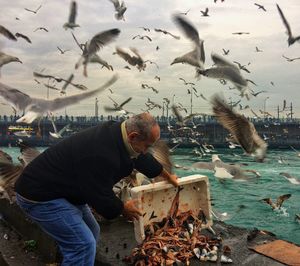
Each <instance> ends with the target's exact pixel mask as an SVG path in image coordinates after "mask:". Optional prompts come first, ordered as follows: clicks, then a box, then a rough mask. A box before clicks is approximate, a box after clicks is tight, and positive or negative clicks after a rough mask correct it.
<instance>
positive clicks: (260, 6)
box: [254, 3, 267, 12]
mask: <svg viewBox="0 0 300 266" xmlns="http://www.w3.org/2000/svg"><path fill="white" fill-rule="evenodd" d="M254 5H256V6H258V9H261V10H263V11H265V12H267V10H266V9H265V7H264V6H262V5H260V4H257V3H254Z"/></svg>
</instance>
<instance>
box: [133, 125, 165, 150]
mask: <svg viewBox="0 0 300 266" xmlns="http://www.w3.org/2000/svg"><path fill="white" fill-rule="evenodd" d="M133 133H135V132H133ZM133 133H131V134H129V138H128V140H129V143H130V144H131V146H132V148H133V149H134V151H135V152H137V153H146V152H147V151H148V149H149V148H150V147H152V146H153V145H154V144H155V142H156V141H158V140H159V138H160V128H159V125H155V126H154V127H153V128H152V130H151V134H150V137H149V138H148V139H145V140H140V135H139V134H138V133H136V134H133Z"/></svg>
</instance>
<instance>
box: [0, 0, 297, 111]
mask: <svg viewBox="0 0 300 266" xmlns="http://www.w3.org/2000/svg"><path fill="white" fill-rule="evenodd" d="M70 2H71V1H66V0H51V1H50V0H42V1H40V0H27V1H22V0H13V1H7V0H0V6H1V17H0V25H2V26H4V27H6V28H8V29H9V30H10V31H11V32H13V33H16V32H19V33H22V34H25V35H27V36H28V37H29V38H30V39H31V41H32V44H29V43H27V42H26V41H25V40H23V39H18V41H17V42H14V41H11V40H8V39H6V38H5V37H4V36H2V35H0V50H1V51H2V52H4V53H6V54H9V55H13V56H17V57H18V58H19V59H20V60H21V61H22V62H23V64H19V63H10V64H7V65H4V66H3V67H2V69H1V76H0V82H1V83H4V84H6V85H9V86H11V87H13V88H16V89H19V90H20V91H22V92H24V93H26V94H28V95H30V96H32V97H39V98H46V97H47V89H46V88H45V87H44V86H43V83H47V80H42V79H39V81H40V82H41V84H38V83H37V82H36V81H34V77H33V72H34V71H36V72H41V71H43V74H50V75H54V76H59V77H62V78H67V77H68V76H69V75H70V74H71V73H73V74H74V75H75V78H74V80H73V81H74V83H81V84H84V85H85V86H86V87H88V88H89V89H90V90H92V89H95V88H97V87H99V86H101V85H102V84H104V83H105V82H106V81H107V80H108V79H109V78H110V77H112V75H113V74H114V73H118V75H119V79H118V81H117V82H116V83H115V84H113V85H112V86H111V89H112V91H113V93H111V92H110V91H109V90H108V89H106V90H105V91H104V92H102V93H99V95H98V96H97V98H98V100H99V102H98V104H99V115H101V114H103V115H107V114H109V113H107V112H105V111H104V110H103V106H104V105H107V106H112V102H111V100H110V99H109V98H108V96H110V97H111V98H113V99H114V100H115V101H117V102H119V103H121V102H123V101H125V100H126V99H127V98H128V97H132V100H131V101H130V102H129V103H128V104H127V105H126V106H125V109H126V110H128V111H131V112H134V113H141V112H142V110H145V109H146V106H145V102H146V101H147V98H150V99H151V100H152V101H154V102H156V103H158V104H160V105H162V102H163V98H164V97H167V98H169V99H170V101H171V103H173V102H174V103H175V104H176V103H177V104H178V103H181V104H182V105H183V106H184V107H186V108H187V109H188V112H190V108H191V104H190V99H191V96H190V95H189V94H188V93H187V89H189V88H190V86H185V85H184V84H183V82H182V81H181V80H179V78H184V79H185V80H186V81H189V82H193V83H195V84H196V85H195V88H196V89H197V91H198V95H199V94H200V93H202V94H203V95H204V96H205V97H206V98H207V99H209V98H210V97H211V96H212V95H213V94H215V93H223V94H224V96H225V97H226V99H227V100H228V101H233V102H235V101H237V100H239V99H240V97H239V95H238V91H237V90H229V86H230V87H232V84H231V83H230V82H228V83H227V84H226V85H222V84H221V83H220V82H219V81H218V80H216V79H209V78H207V77H201V79H200V80H197V79H196V78H195V68H194V67H192V66H189V65H187V64H175V65H170V63H171V62H172V61H173V60H174V58H176V57H178V56H181V55H183V54H185V53H187V52H189V51H191V50H192V49H193V46H192V43H191V41H190V40H188V39H187V38H186V37H185V36H184V35H183V34H182V32H181V31H180V29H179V28H178V27H177V26H176V24H175V23H174V22H173V20H172V15H173V14H178V13H180V12H186V11H188V10H189V12H188V13H187V15H186V16H185V18H187V19H188V20H189V21H190V22H192V23H193V25H195V27H196V28H197V30H198V32H199V36H200V38H201V39H202V40H204V49H205V54H206V61H205V68H210V67H211V66H212V64H213V63H212V60H211V58H210V55H211V53H212V52H214V53H217V54H220V55H222V54H223V51H222V49H223V48H224V49H226V50H227V49H229V50H230V52H229V54H228V55H226V56H224V57H225V58H226V59H227V60H229V61H231V62H233V61H238V62H240V63H241V64H243V65H246V66H247V68H248V70H249V71H250V72H251V73H246V72H245V71H242V70H241V73H242V75H243V76H244V77H245V78H247V79H251V80H253V81H254V82H255V83H256V84H257V86H254V85H252V84H250V85H249V86H250V88H251V89H253V90H254V91H255V92H258V91H261V90H265V91H267V92H266V93H261V94H259V95H258V96H257V97H252V99H250V101H247V100H246V99H244V98H243V99H242V101H241V102H240V103H241V104H242V106H245V105H249V106H250V107H251V108H252V109H253V110H254V111H255V112H256V113H258V114H259V110H263V109H264V105H265V108H266V111H268V112H269V113H271V114H272V115H274V116H276V117H277V106H279V108H280V109H282V107H283V100H286V102H287V104H288V106H289V105H290V103H291V102H292V103H293V111H294V113H295V114H294V117H300V86H299V85H300V75H299V71H300V60H295V61H293V62H288V61H287V60H286V59H284V58H283V57H282V55H285V56H287V57H289V58H295V57H300V43H294V44H293V45H292V46H288V43H287V35H286V33H285V28H284V26H283V23H282V21H281V19H280V16H279V13H278V11H277V8H276V3H277V4H279V6H280V7H281V9H282V11H283V13H284V15H285V17H286V18H287V20H288V22H289V23H290V26H291V29H292V32H293V34H294V35H295V36H297V35H300V16H299V12H300V1H299V0H277V1H276V2H275V1H273V0H261V1H259V0H258V1H251V0H225V1H224V2H221V1H220V0H218V1H217V3H214V1H213V0H185V1H183V0H181V1H180V0H163V1H162V0H152V1H145V0H140V1H137V0H127V1H126V0H125V5H126V6H127V11H126V12H125V15H124V17H125V21H123V20H120V21H118V20H116V19H115V17H114V7H113V4H112V3H111V2H110V1H109V0H88V1H87V0H78V1H77V6H78V10H77V17H76V22H77V23H78V24H79V25H80V27H78V28H76V29H74V30H73V31H71V30H70V29H69V30H65V29H64V28H63V27H62V26H63V24H64V23H65V22H67V20H68V16H69V9H70ZM254 3H259V4H261V5H264V7H265V9H266V10H267V11H266V12H264V11H263V10H261V9H258V7H257V6H256V5H254ZM39 5H42V7H41V8H40V10H39V11H38V12H37V14H33V13H31V12H28V11H26V10H25V9H24V8H29V9H32V10H34V9H36V8H37V7H39ZM205 8H208V9H209V13H208V14H209V17H203V16H201V13H200V10H205ZM16 18H18V19H16ZM37 27H45V28H47V29H48V31H49V32H44V31H41V30H38V31H36V32H34V30H35V29H36V28H37ZM139 27H147V28H150V30H151V31H150V32H146V31H144V30H143V29H141V28H139ZM112 28H118V29H120V31H121V33H120V35H119V37H118V38H117V39H116V41H114V42H112V43H110V44H108V45H107V46H105V47H103V49H101V50H100V51H99V52H98V55H99V56H101V58H103V59H104V60H106V61H107V62H108V63H109V64H111V65H112V66H113V69H114V70H113V71H109V70H107V69H105V68H101V67H100V66H99V65H97V64H89V65H88V77H87V78H86V77H84V76H83V74H82V71H83V69H82V67H80V68H79V69H77V70H75V69H74V66H75V64H76V62H77V61H78V59H79V58H80V55H81V51H80V49H79V48H78V46H77V45H76V43H75V42H74V40H73V38H72V36H71V32H73V33H74V34H75V36H76V37H77V39H78V40H79V41H80V43H84V42H86V41H88V40H90V39H91V38H92V37H93V36H94V35H95V34H97V33H99V32H102V31H104V30H108V29H112ZM154 28H160V29H164V30H167V31H169V32H171V33H172V34H174V35H178V36H180V39H179V40H176V39H174V38H172V37H171V36H170V35H164V34H162V33H159V32H155V31H154ZM233 32H249V33H250V34H247V35H246V34H244V35H233V34H232V33H233ZM138 34H140V35H148V36H149V37H150V38H151V39H152V42H150V41H148V40H146V39H144V40H140V39H138V38H136V39H134V40H132V38H133V36H135V35H138ZM57 46H59V47H60V48H62V49H69V50H70V51H68V52H66V53H65V54H60V52H59V51H58V49H57ZM116 46H119V47H121V48H123V49H125V50H126V51H129V47H135V48H137V49H138V51H139V52H140V54H141V56H142V58H143V59H144V60H151V61H154V62H155V63H157V65H158V66H159V69H158V68H157V67H156V66H155V65H154V64H147V67H146V69H145V71H142V72H139V70H138V69H137V68H135V67H133V66H130V67H131V70H128V69H125V68H124V67H125V66H126V65H128V63H127V62H125V61H124V60H123V59H122V58H120V57H119V56H118V55H113V52H114V51H115V48H116ZM157 46H159V48H160V49H159V50H158V51H157V50H156V47H157ZM255 47H258V48H259V49H260V50H262V52H256V48H255ZM248 63H250V64H249V65H248ZM155 76H159V77H160V81H159V80H157V79H154V78H155ZM271 81H272V82H273V84H274V86H273V85H271ZM142 83H147V84H148V85H149V86H153V87H154V88H155V89H157V90H158V91H159V93H158V94H156V93H154V92H153V91H152V90H145V89H142V88H141V84H142ZM56 86H57V87H58V88H60V87H61V86H62V84H57V85H56ZM78 93H81V91H80V90H78V89H76V88H73V87H71V86H69V87H68V88H67V96H69V95H74V94H78ZM57 97H64V96H60V93H59V92H58V91H55V90H49V99H54V98H57ZM0 103H6V102H5V100H3V99H0ZM94 106H95V97H93V98H90V99H87V100H84V101H82V102H80V103H79V104H76V105H73V106H69V107H67V108H66V109H62V110H58V111H56V112H54V115H64V114H65V113H67V114H68V115H75V116H78V115H86V116H93V115H94V113H95V111H94V110H95V107H94ZM237 111H238V112H240V113H243V114H245V115H246V116H253V114H252V113H251V112H250V110H249V109H247V110H245V111H244V110H239V108H238V107H237ZM193 112H199V113H207V114H211V105H210V103H209V101H205V100H204V99H202V98H201V97H199V98H198V97H196V96H194V97H193ZM151 113H152V114H153V115H161V114H162V109H153V110H151ZM286 113H288V112H282V113H280V117H286ZM0 114H12V109H11V108H10V107H8V106H6V105H3V104H0ZM110 114H114V115H115V114H117V113H110ZM183 114H184V113H183Z"/></svg>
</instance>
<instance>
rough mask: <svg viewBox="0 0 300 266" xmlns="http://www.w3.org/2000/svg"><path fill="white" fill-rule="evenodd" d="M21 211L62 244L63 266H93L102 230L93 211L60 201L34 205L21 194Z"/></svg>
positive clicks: (18, 200)
mask: <svg viewBox="0 0 300 266" xmlns="http://www.w3.org/2000/svg"><path fill="white" fill-rule="evenodd" d="M17 203H18V205H19V206H20V207H21V209H22V210H23V211H24V212H25V213H26V214H27V215H28V216H29V217H30V218H31V219H32V220H33V221H35V222H36V223H37V224H39V225H40V227H41V228H42V229H43V230H44V231H45V232H46V233H48V234H49V235H50V236H52V237H53V238H54V239H55V240H56V241H57V243H58V246H59V248H60V251H61V253H62V255H63V262H62V264H61V265H62V266H69V265H76V266H93V265H94V262H95V256H96V244H97V240H98V238H99V235H100V227H99V224H98V223H97V221H96V219H95V217H94V216H93V214H92V212H91V210H90V208H89V207H88V206H87V205H86V204H85V205H73V204H71V203H70V202H69V201H67V200H66V199H63V198H60V199H55V200H50V201H44V202H32V201H29V200H26V199H25V198H23V197H21V196H20V195H18V194H17Z"/></svg>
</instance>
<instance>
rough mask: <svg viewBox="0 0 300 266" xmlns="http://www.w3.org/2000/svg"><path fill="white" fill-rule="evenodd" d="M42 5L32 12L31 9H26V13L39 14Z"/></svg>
mask: <svg viewBox="0 0 300 266" xmlns="http://www.w3.org/2000/svg"><path fill="white" fill-rule="evenodd" d="M41 7H42V5H40V6H39V7H38V8H37V9H36V10H32V9H29V8H24V9H25V10H26V11H28V12H31V13H34V14H37V12H38V11H39V10H40V9H41Z"/></svg>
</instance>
